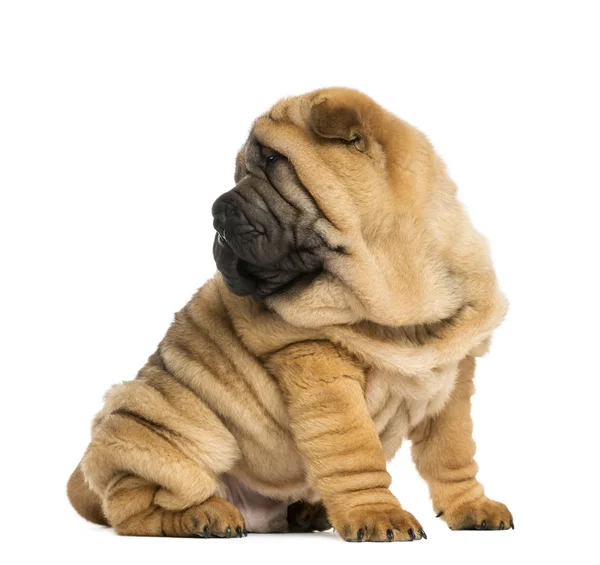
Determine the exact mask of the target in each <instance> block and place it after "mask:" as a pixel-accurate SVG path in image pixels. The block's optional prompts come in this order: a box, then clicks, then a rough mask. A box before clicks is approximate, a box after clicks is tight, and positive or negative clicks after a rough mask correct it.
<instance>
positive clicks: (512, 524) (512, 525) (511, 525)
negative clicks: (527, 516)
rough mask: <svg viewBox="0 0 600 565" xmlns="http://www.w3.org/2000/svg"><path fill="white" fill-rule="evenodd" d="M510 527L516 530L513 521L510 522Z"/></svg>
mask: <svg viewBox="0 0 600 565" xmlns="http://www.w3.org/2000/svg"><path fill="white" fill-rule="evenodd" d="M510 527H511V528H512V529H513V530H514V529H515V523H514V522H513V521H512V520H511V521H510Z"/></svg>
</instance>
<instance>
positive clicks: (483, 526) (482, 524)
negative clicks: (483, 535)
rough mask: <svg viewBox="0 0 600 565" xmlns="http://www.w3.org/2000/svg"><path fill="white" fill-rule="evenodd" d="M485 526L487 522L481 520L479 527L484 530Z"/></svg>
mask: <svg viewBox="0 0 600 565" xmlns="http://www.w3.org/2000/svg"><path fill="white" fill-rule="evenodd" d="M486 526H487V522H486V521H485V520H484V521H483V522H481V529H482V530H485V528H486Z"/></svg>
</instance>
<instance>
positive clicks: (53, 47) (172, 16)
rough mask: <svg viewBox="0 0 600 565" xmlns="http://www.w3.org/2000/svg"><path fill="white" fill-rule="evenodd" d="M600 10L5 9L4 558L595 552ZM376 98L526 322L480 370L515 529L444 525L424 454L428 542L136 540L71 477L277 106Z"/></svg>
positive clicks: (258, 5) (202, 267)
mask: <svg viewBox="0 0 600 565" xmlns="http://www.w3.org/2000/svg"><path fill="white" fill-rule="evenodd" d="M594 4H595V2H588V3H583V2H574V1H569V2H562V3H561V2H550V1H545V2H539V3H536V2H507V1H503V2H495V3H493V2H471V3H465V2H440V3H438V4H433V3H431V2H411V3H410V5H409V3H406V4H405V3H403V2H391V1H389V2H377V1H374V0H369V1H368V2H360V3H354V2H350V1H346V2H326V1H325V0H321V1H319V2H314V3H313V2H308V1H304V2H283V1H280V2H272V3H271V2H261V1H257V0H251V1H247V2H240V3H229V2H191V3H187V2H151V1H144V2H128V1H124V0H120V1H117V2H112V1H106V0H105V1H103V2H87V1H78V2H60V1H56V2H39V3H37V4H36V3H33V2H28V1H25V0H20V1H14V2H11V1H4V2H2V3H1V4H0V81H1V84H0V99H1V100H0V188H1V203H0V214H1V217H0V230H1V234H0V235H1V240H0V241H1V246H2V260H1V262H0V265H1V267H0V268H1V269H2V275H1V278H0V281H1V282H0V284H1V285H2V291H1V293H0V301H1V312H0V324H1V327H0V331H1V336H0V337H1V346H2V363H1V378H2V384H1V388H0V390H1V392H0V395H1V396H0V399H1V411H0V418H1V419H2V422H1V427H0V430H1V434H2V444H1V447H2V450H1V452H0V453H1V463H0V473H1V474H2V482H1V488H2V491H1V493H2V494H1V496H0V501H1V510H0V520H1V522H2V524H1V527H0V531H1V532H2V538H3V541H2V543H1V544H0V557H2V556H4V557H10V560H9V561H4V559H3V561H4V562H10V563H27V562H32V561H33V560H34V559H35V560H40V561H41V560H43V561H44V562H50V563H53V562H58V561H60V562H61V563H79V562H84V563H101V562H105V561H108V562H110V563H125V562H127V563H131V562H142V563H163V562H169V563H206V562H209V560H211V561H217V562H219V563H221V562H225V563H227V562H230V561H231V562H233V561H234V560H235V559H240V560H242V559H243V560H250V561H251V562H253V561H258V560H260V561H261V562H286V563H288V562H292V563H293V562H299V563H300V562H301V563H315V562H316V563H320V562H325V561H326V560H331V559H335V560H336V561H341V560H343V562H345V563H353V562H359V561H360V562H364V561H365V560H369V561H370V562H376V561H383V560H385V561H386V562H387V561H390V562H393V563H396V562H402V563H409V562H419V563H436V564H438V563H455V562H456V563H458V562H460V563H465V562H468V563H478V562H485V563H504V562H506V561H507V560H511V561H512V562H515V563H522V562H525V561H526V560H527V561H531V560H533V559H535V560H536V561H538V560H539V561H542V560H547V558H548V557H554V558H559V559H561V560H563V559H564V558H567V559H569V560H571V559H572V560H574V562H582V563H584V562H591V561H593V560H594V559H597V545H596V546H595V547H592V544H591V542H592V541H594V538H596V537H597V529H598V512H599V511H600V506H599V502H600V501H599V500H598V488H597V485H598V481H597V473H598V468H597V465H596V464H595V463H594V460H595V458H596V457H597V452H598V419H597V406H598V392H599V385H598V382H599V377H600V370H599V364H598V361H597V350H598V348H599V347H600V344H599V337H600V335H599V334H600V332H599V326H598V317H599V315H600V307H599V301H598V289H599V288H600V277H599V275H598V258H599V255H600V254H599V253H598V244H599V243H600V230H599V227H598V224H599V220H598V202H599V199H598V192H599V190H600V182H599V165H598V162H599V149H600V147H599V142H598V132H599V128H600V117H599V111H598V102H599V100H600V91H599V88H598V83H597V81H598V75H599V73H598V69H599V60H598V53H600V44H599V41H598V21H599V20H598V17H597V14H595V13H594V10H593V7H594ZM331 85H345V86H352V87H355V88H359V89H361V90H363V91H365V92H366V93H368V94H369V95H371V96H373V97H374V98H375V99H376V100H377V101H379V102H380V103H381V104H383V105H384V106H386V107H387V108H389V109H390V110H392V111H394V112H395V113H397V114H398V115H400V116H401V117H403V118H404V119H406V120H408V121H410V122H411V123H413V124H415V125H416V126H418V127H419V128H420V129H422V130H423V131H425V132H426V133H427V134H428V135H429V137H430V138H431V139H432V141H433V142H434V144H435V146H436V147H437V149H438V151H439V152H440V153H441V155H442V156H443V157H444V159H445V160H446V161H447V163H448V165H449V168H450V172H451V174H452V176H453V177H454V179H455V180H456V181H457V183H458V185H459V187H460V193H459V194H460V197H461V199H462V200H463V202H465V204H466V205H467V208H468V210H469V212H470V213H471V215H472V218H473V221H474V223H475V225H476V226H477V227H478V228H479V229H480V230H482V231H483V232H484V233H485V234H486V235H487V236H488V237H489V239H490V241H491V244H492V251H493V256H494V259H495V264H496V267H497V270H498V274H499V278H500V281H501V284H502V287H503V289H504V291H505V292H506V293H507V294H508V296H509V298H510V300H511V311H510V313H509V316H508V318H507V319H506V322H505V323H504V325H503V326H502V327H501V328H500V329H499V330H498V332H497V334H496V336H495V340H494V343H493V348H492V352H491V354H489V355H488V356H487V357H485V358H484V359H483V360H482V361H481V362H480V364H479V371H478V376H477V379H476V383H477V390H478V392H477V395H476V397H475V399H474V409H473V412H474V420H475V436H476V440H477V442H478V456H477V460H478V462H479V464H480V467H481V473H480V477H481V480H482V482H483V483H484V484H485V485H486V489H487V493H488V494H489V495H490V496H491V497H494V498H497V499H499V500H502V501H503V502H505V503H507V504H508V505H509V507H510V508H511V510H512V512H513V514H514V516H515V525H516V529H515V531H509V532H456V533H454V532H450V531H449V530H448V529H447V527H446V526H445V525H444V524H443V523H442V522H441V521H440V520H436V519H435V518H434V516H433V511H432V509H431V506H430V502H429V500H428V494H427V489H426V486H425V484H424V483H423V482H422V481H421V479H420V478H419V477H418V475H417V474H416V471H415V470H414V468H413V466H412V463H411V462H410V457H409V449H408V447H409V446H408V445H405V446H403V449H402V450H401V452H400V454H399V455H398V456H397V457H396V459H395V460H394V461H393V463H392V464H391V466H390V467H391V472H392V474H393V477H394V482H393V490H394V491H395V492H396V493H397V494H398V495H399V497H400V499H401V501H402V503H403V505H404V506H405V508H407V509H409V510H410V511H411V512H413V513H414V514H415V515H416V516H417V517H418V518H419V519H420V521H421V522H422V524H423V526H424V528H425V530H426V531H427V533H428V535H429V539H428V540H427V541H423V542H418V543H412V544H362V545H358V544H346V543H343V542H342V541H340V540H339V539H338V538H337V537H336V536H335V534H332V533H329V534H312V535H301V536H300V535H254V536H250V537H249V538H247V539H243V540H230V541H225V540H200V539H189V540H188V539H186V540H176V539H142V538H139V539H133V538H120V537H118V536H116V535H115V534H114V533H113V532H112V531H111V530H109V529H106V528H101V527H98V526H94V525H91V524H88V523H86V522H85V521H83V520H82V519H80V518H79V517H78V516H77V515H76V514H75V512H74V511H73V510H72V509H71V508H70V506H69V504H68V501H67V499H66V496H65V483H66V480H67V478H68V476H69V474H70V472H71V471H72V469H73V468H74V467H75V465H76V464H77V462H78V461H79V458H80V456H81V455H82V453H83V451H84V449H85V447H86V444H87V441H88V437H89V424H90V421H91V418H92V417H93V415H94V413H95V412H96V411H97V410H98V409H99V408H100V406H101V399H102V395H103V393H104V392H105V391H106V390H107V389H108V388H109V386H110V385H111V384H113V383H116V382H119V381H122V380H127V379H131V378H133V377H134V376H135V373H136V371H137V370H138V369H139V368H140V367H141V366H142V364H143V363H144V361H145V359H146V358H147V356H148V355H150V354H151V353H152V352H153V350H154V348H155V346H156V344H157V343H158V341H159V340H160V339H161V337H162V335H163V333H164V332H165V330H166V329H167V327H168V324H169V323H170V320H171V318H172V315H173V313H174V312H175V311H176V310H178V309H179V308H180V307H182V306H183V305H184V304H185V302H186V301H187V300H188V299H189V297H190V296H191V294H192V293H193V292H194V290H195V289H196V288H197V287H198V286H200V285H201V284H202V283H203V282H205V281H206V280H207V279H208V278H209V277H210V276H211V275H212V273H213V271H214V264H213V259H212V255H211V246H212V228H211V216H210V206H211V203H212V201H213V200H214V199H215V198H216V197H217V196H218V195H219V194H221V193H222V192H224V191H226V190H228V189H230V188H231V187H232V186H233V164H234V157H235V154H236V151H237V149H238V148H239V146H240V145H241V144H242V143H243V142H244V139H245V136H246V134H247V132H248V128H249V126H250V124H251V122H252V120H253V119H254V118H255V117H256V116H258V115H259V114H260V113H262V112H263V111H264V110H266V109H267V108H268V107H269V106H270V105H271V104H272V103H274V102H275V101H276V100H277V99H278V98H280V97H282V96H285V95H292V94H299V93H302V92H305V91H308V90H311V89H314V88H317V87H322V86H331Z"/></svg>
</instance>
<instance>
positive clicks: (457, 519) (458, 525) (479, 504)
mask: <svg viewBox="0 0 600 565" xmlns="http://www.w3.org/2000/svg"><path fill="white" fill-rule="evenodd" d="M441 517H442V518H443V519H444V520H445V521H446V523H447V524H448V526H449V527H450V529H451V530H508V529H511V528H512V529H514V528H515V524H514V521H513V517H512V514H511V513H510V510H509V509H508V508H507V507H506V506H505V505H504V504H502V503H501V502H496V501H495V500H490V499H489V498H487V497H485V496H483V497H482V498H480V499H478V500H474V501H472V502H467V503H465V504H461V505H459V506H457V507H456V508H452V509H450V510H449V511H444V512H442V514H441Z"/></svg>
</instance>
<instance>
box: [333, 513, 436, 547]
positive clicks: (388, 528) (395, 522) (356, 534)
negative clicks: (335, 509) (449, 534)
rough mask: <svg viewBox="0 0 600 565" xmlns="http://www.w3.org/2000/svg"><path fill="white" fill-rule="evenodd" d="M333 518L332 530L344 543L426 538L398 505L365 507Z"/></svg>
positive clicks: (415, 522)
mask: <svg viewBox="0 0 600 565" xmlns="http://www.w3.org/2000/svg"><path fill="white" fill-rule="evenodd" d="M336 518H337V519H336V521H335V522H334V527H335V529H336V531H337V532H339V534H340V535H341V536H342V538H344V539H345V540H346V541H413V540H418V539H427V535H426V534H425V532H424V531H423V528H422V527H421V524H419V522H418V521H417V519H416V518H415V517H414V516H413V515H412V514H411V513H410V512H407V511H406V510H403V509H402V508H400V507H399V506H382V505H379V504H374V505H373V506H369V505H364V506H360V507H359V508H355V509H352V510H349V511H348V512H347V513H346V514H345V515H344V514H343V513H342V514H341V516H340V515H339V514H338V516H337V517H336Z"/></svg>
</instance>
